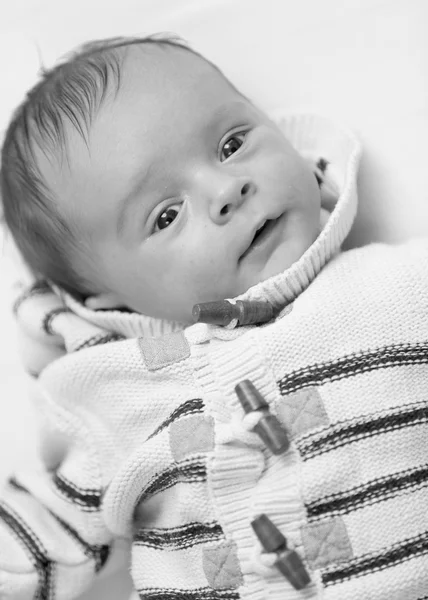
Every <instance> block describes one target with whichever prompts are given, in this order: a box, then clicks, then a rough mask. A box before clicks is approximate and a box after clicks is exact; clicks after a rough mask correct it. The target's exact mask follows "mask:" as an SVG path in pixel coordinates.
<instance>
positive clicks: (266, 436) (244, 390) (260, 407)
mask: <svg viewBox="0 0 428 600" xmlns="http://www.w3.org/2000/svg"><path fill="white" fill-rule="evenodd" d="M235 392H236V394H237V396H238V398H239V401H240V403H241V406H242V408H243V409H244V411H245V412H246V413H247V414H248V413H250V412H253V411H259V412H260V413H261V417H260V420H259V422H258V423H257V424H256V425H255V426H254V431H255V432H256V433H257V435H258V436H259V437H260V438H261V439H262V440H263V442H264V443H265V444H266V446H267V448H269V450H270V451H271V452H272V454H283V453H284V452H286V451H287V450H288V448H289V447H290V440H289V438H288V434H287V431H286V430H285V429H284V427H283V426H282V425H281V423H280V422H279V421H278V419H277V418H276V416H275V415H273V414H272V413H271V412H270V410H269V404H268V403H267V402H266V400H265V399H264V398H263V396H262V395H261V394H260V392H259V391H258V389H257V388H256V387H255V386H254V384H253V383H252V382H251V381H250V380H249V379H244V381H241V382H240V383H238V385H237V386H235Z"/></svg>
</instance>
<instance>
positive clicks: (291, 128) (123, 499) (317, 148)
mask: <svg viewBox="0 0 428 600" xmlns="http://www.w3.org/2000/svg"><path fill="white" fill-rule="evenodd" d="M359 156H360V148H359V144H358V142H357V141H356V140H355V138H354V137H353V136H352V135H351V134H350V133H348V132H345V131H343V130H341V129H340V128H338V127H336V126H334V125H333V124H331V123H329V122H327V121H325V120H323V119H320V118H315V117H310V116H299V117H294V118H290V117H289V118H284V119H282V120H278V121H275V122H274V121H272V120H271V119H269V118H268V117H267V116H266V115H265V114H264V113H263V112H262V111H261V110H260V109H258V108H257V107H256V106H255V105H254V104H253V103H252V102H251V101H249V100H248V99H247V98H246V97H245V96H244V95H243V94H241V93H240V92H239V91H238V90H237V89H236V88H235V87H234V86H233V85H232V84H231V83H230V82H229V81H228V80H227V79H226V77H225V76H224V75H223V74H222V73H221V72H220V71H219V70H218V68H216V67H215V66H214V65H213V64H211V63H210V62H209V61H207V60H206V59H204V58H203V57H201V56H200V55H199V54H197V53H196V52H194V51H193V50H190V49H189V48H188V47H186V46H184V45H183V44H182V43H181V42H179V41H178V40H173V39H166V38H159V37H157V38H147V39H129V40H128V39H114V40H108V41H105V42H99V43H95V44H90V45H88V46H85V47H84V48H83V49H82V50H81V51H80V52H79V53H77V54H75V55H74V56H72V57H71V58H69V59H68V60H67V61H66V62H64V63H62V64H60V65H58V66H57V67H55V68H54V69H53V70H52V71H50V72H48V73H46V74H45V75H44V77H43V79H42V81H41V82H40V83H39V84H38V85H37V86H36V87H35V88H34V89H33V90H32V91H31V92H30V93H29V94H28V96H27V99H26V100H25V102H24V104H23V105H22V106H21V107H20V108H19V109H18V111H17V113H16V114H15V116H14V118H13V120H12V123H11V124H10V126H9V129H8V132H7V134H6V138H5V142H4V146H3V150H2V170H1V185H2V187H1V190H2V201H3V207H4V215H5V221H6V224H7V226H8V228H9V229H10V231H11V232H12V235H13V238H14V240H15V243H16V245H17V247H18V249H19V250H20V253H21V255H22V256H23V258H24V260H25V262H26V263H27V265H28V266H29V267H30V269H31V271H32V273H33V274H34V275H35V277H36V278H37V282H36V283H35V285H34V286H33V287H32V288H31V289H30V290H26V291H25V292H24V293H23V294H22V295H21V297H20V298H19V299H18V301H17V303H16V305H15V311H16V315H17V319H18V322H19V323H20V325H21V329H22V333H23V336H25V344H24V349H25V362H26V366H27V368H28V370H29V371H30V372H31V373H32V374H33V375H34V376H35V377H37V378H38V379H37V384H36V386H35V389H36V400H37V403H38V404H37V407H38V412H39V413H40V415H41V418H42V424H41V434H42V441H41V459H42V460H41V466H40V469H39V471H38V472H37V473H31V472H30V473H19V474H17V475H16V476H14V477H12V478H11V479H10V481H9V482H8V485H7V487H6V489H5V490H4V493H3V497H2V500H1V501H0V575H1V577H0V597H1V598H11V599H12V598H16V599H18V598H20V599H21V598H34V597H37V598H39V597H40V598H52V597H54V596H55V598H58V599H66V598H75V597H77V596H78V595H79V594H80V593H82V591H83V590H84V589H85V588H87V587H88V585H90V583H91V581H92V579H93V577H94V573H97V572H99V571H100V570H102V569H103V567H104V565H105V564H106V563H107V561H108V557H109V556H110V555H111V553H112V548H113V547H114V543H115V540H118V539H120V538H127V539H130V540H131V542H132V566H131V571H132V576H133V580H134V584H135V588H136V590H137V591H138V593H139V594H140V596H141V598H153V599H159V600H160V599H162V600H164V599H168V600H169V599H183V600H184V599H185V600H188V599H195V600H196V599H199V598H201V599H207V600H211V599H213V600H217V599H218V600H220V599H231V600H232V599H233V600H235V599H238V598H254V599H256V598H257V599H260V600H261V599H268V598H269V599H273V600H276V599H277V598H278V599H279V598H281V599H285V598H290V599H294V598H324V599H326V600H330V599H331V600H333V599H339V598H340V600H347V599H348V598H349V599H351V598H352V599H353V600H354V599H355V600H363V599H364V600H366V599H370V598H373V599H374V598H376V599H378V598H385V599H388V600H413V599H414V600H418V599H419V600H422V597H423V596H424V594H426V593H427V592H428V533H427V531H428V529H427V524H428V517H427V516H426V506H427V502H428V486H427V481H428V477H427V476H428V469H427V468H426V463H427V458H428V451H427V449H426V441H425V440H426V433H427V429H426V427H427V425H426V421H427V415H428V411H427V406H426V396H427V387H428V380H427V377H426V363H427V362H428V319H427V318H426V317H427V312H428V309H427V306H428V269H427V268H426V265H427V261H428V244H427V242H426V241H420V242H413V243H410V244H406V245H403V246H401V247H397V248H391V247H386V246H381V245H378V246H372V247H369V248H365V249H360V250H356V251H352V252H347V253H343V254H341V253H339V250H340V246H341V243H342V242H343V240H344V239H345V237H346V235H347V233H348V232H349V229H350V227H351V225H352V220H353V217H354V215H355V210H356V181H355V180H356V171H357V166H358V160H359ZM225 299H230V302H229V303H224V302H223V301H224V300H225ZM208 303H210V304H208ZM195 305H198V306H197V309H196V310H194V307H195ZM225 306H226V307H228V309H230V310H232V311H233V310H235V312H234V313H233V317H234V318H233V319H232V318H228V319H225V320H223V316H224V309H225ZM230 307H232V308H230ZM194 315H200V320H201V319H202V320H205V321H206V322H210V323H211V324H210V325H207V324H204V323H198V324H193V325H192V323H194V320H195V317H194ZM201 315H202V317H201ZM221 324H224V325H227V327H222V326H221Z"/></svg>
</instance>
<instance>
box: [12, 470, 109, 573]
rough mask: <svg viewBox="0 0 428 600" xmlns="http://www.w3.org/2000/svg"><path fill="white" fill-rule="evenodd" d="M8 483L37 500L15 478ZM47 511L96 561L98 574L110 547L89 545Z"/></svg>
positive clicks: (67, 525)
mask: <svg viewBox="0 0 428 600" xmlns="http://www.w3.org/2000/svg"><path fill="white" fill-rule="evenodd" d="M8 483H9V485H10V486H11V487H13V488H14V489H16V490H19V491H20V492H24V493H25V494H28V495H29V496H31V497H32V498H35V497H34V495H33V494H32V493H31V491H30V490H29V489H28V488H27V487H26V486H24V485H22V483H20V482H19V481H18V480H17V479H16V478H15V477H11V478H10V479H9V480H8ZM35 500H36V501H37V498H35ZM46 510H47V512H48V513H49V514H50V515H51V516H52V518H53V519H55V521H57V523H59V524H60V525H61V527H62V528H63V529H65V531H66V532H67V533H68V535H69V536H70V537H71V538H72V539H73V540H74V542H76V544H77V545H78V546H80V548H81V549H82V551H83V553H84V554H85V556H87V557H88V558H90V559H92V560H93V561H94V563H95V572H98V571H99V570H100V569H101V568H102V567H103V566H104V564H105V562H106V561H107V559H108V557H109V554H110V547H109V546H107V545H102V546H100V545H92V544H89V543H88V542H86V541H85V540H84V539H83V538H82V537H81V536H80V535H79V533H78V532H77V531H76V530H75V529H73V528H72V527H71V526H70V525H69V524H68V523H66V522H65V521H63V520H62V519H61V518H60V517H58V515H56V514H55V513H54V512H52V511H51V510H50V509H48V508H46Z"/></svg>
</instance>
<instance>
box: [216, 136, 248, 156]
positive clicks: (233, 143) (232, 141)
mask: <svg viewBox="0 0 428 600" xmlns="http://www.w3.org/2000/svg"><path fill="white" fill-rule="evenodd" d="M246 135H247V133H246V132H241V133H234V134H233V135H232V136H230V138H229V139H228V140H227V141H226V143H225V144H224V145H223V148H222V150H221V153H220V160H221V161H223V160H227V159H228V158H229V156H232V154H234V153H235V152H236V151H237V150H239V148H240V147H241V146H242V144H243V143H244V139H245V136H246Z"/></svg>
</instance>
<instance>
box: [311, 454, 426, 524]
mask: <svg viewBox="0 0 428 600" xmlns="http://www.w3.org/2000/svg"><path fill="white" fill-rule="evenodd" d="M427 484H428V466H427V467H425V466H424V467H418V468H415V469H408V470H406V471H401V472H400V473H395V474H394V475H389V476H386V477H379V479H373V480H372V481H370V482H369V483H366V484H364V485H360V486H356V487H354V488H352V489H351V490H348V491H346V492H341V493H337V494H331V495H330V496H325V497H324V498H321V499H320V500H316V501H314V502H309V503H308V504H306V510H307V513H308V518H309V519H310V520H316V519H318V518H320V517H325V516H327V515H328V516H334V515H344V514H348V513H350V512H352V511H354V510H356V509H359V508H363V507H364V506H366V505H368V504H374V503H377V502H384V501H385V500H388V499H390V498H393V497H394V496H396V495H398V494H399V493H400V492H403V491H412V490H414V489H415V488H420V487H422V486H426V485H427Z"/></svg>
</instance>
